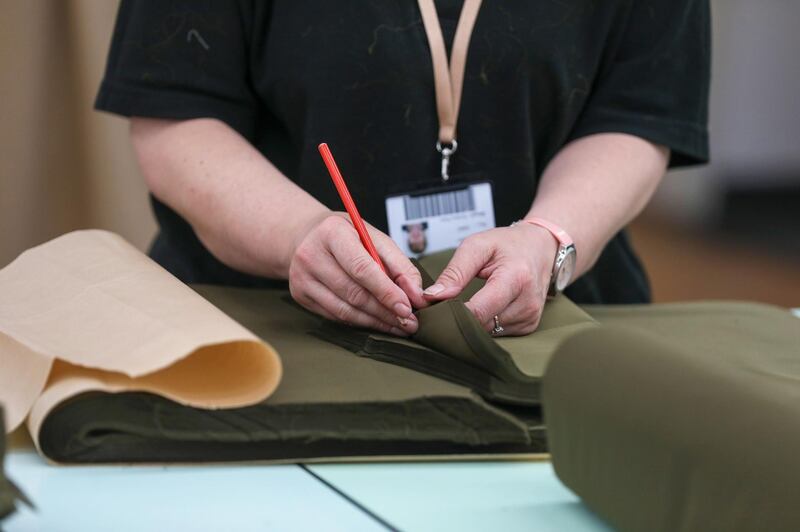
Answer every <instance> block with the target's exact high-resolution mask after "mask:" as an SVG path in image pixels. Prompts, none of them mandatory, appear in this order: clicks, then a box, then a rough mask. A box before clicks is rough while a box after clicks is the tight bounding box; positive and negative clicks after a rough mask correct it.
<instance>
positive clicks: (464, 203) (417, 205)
mask: <svg viewBox="0 0 800 532" xmlns="http://www.w3.org/2000/svg"><path fill="white" fill-rule="evenodd" d="M403 207H404V208H405V211H406V220H416V219H417V218H430V217H432V216H442V215H445V214H455V213H458V212H465V211H474V210H475V198H473V197H472V188H464V189H461V190H452V191H449V192H440V193H438V194H428V195H425V196H405V197H404V198H403Z"/></svg>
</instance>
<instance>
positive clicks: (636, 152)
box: [425, 133, 669, 334]
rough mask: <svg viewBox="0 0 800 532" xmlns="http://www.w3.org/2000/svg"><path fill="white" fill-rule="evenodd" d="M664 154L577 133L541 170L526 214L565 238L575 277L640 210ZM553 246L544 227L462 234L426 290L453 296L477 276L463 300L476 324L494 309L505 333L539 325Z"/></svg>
mask: <svg viewBox="0 0 800 532" xmlns="http://www.w3.org/2000/svg"><path fill="white" fill-rule="evenodd" d="M668 160H669V150H668V149H667V148H664V147H661V146H656V145H654V144H652V143H650V142H648V141H645V140H643V139H640V138H638V137H634V136H630V135H625V134H618V133H603V134H597V135H591V136H588V137H584V138H581V139H578V140H576V141H574V142H572V143H570V144H568V145H567V146H565V147H564V148H563V149H562V150H561V151H560V152H559V153H558V154H557V155H556V157H554V158H553V160H552V161H551V162H550V164H549V165H548V167H547V168H546V169H545V171H544V174H543V175H542V178H541V181H540V184H539V189H538V191H537V195H536V198H535V200H534V202H533V205H532V206H531V209H530V211H529V212H528V216H538V217H541V218H545V219H547V220H550V221H552V222H554V223H556V224H558V225H560V226H561V227H563V228H564V229H565V230H566V231H567V232H568V233H569V234H570V236H572V238H573V239H574V240H575V245H576V249H577V250H578V263H577V271H576V275H581V274H583V273H585V272H586V271H587V270H588V269H589V268H591V266H592V265H593V264H594V263H595V261H596V260H597V258H598V256H599V255H600V252H601V251H602V250H603V248H604V247H605V245H606V244H607V243H608V241H609V240H610V239H611V237H612V236H613V235H614V234H616V233H617V232H618V231H619V230H620V229H622V228H623V227H624V226H625V225H626V224H627V223H628V222H630V221H631V220H632V219H633V218H634V217H635V216H636V215H637V214H639V212H640V211H641V210H642V209H643V208H644V206H645V205H646V204H647V201H648V200H649V199H650V197H651V196H652V194H653V192H654V191H655V189H656V186H657V185H658V183H659V181H660V180H661V178H662V176H663V175H664V172H665V171H666V167H667V163H668ZM556 249H557V243H556V240H555V239H554V238H553V236H552V235H551V234H550V233H549V232H548V231H547V230H545V229H543V228H540V227H537V226H533V225H530V224H519V225H516V226H514V227H500V228H497V229H491V230H489V231H484V232H482V233H478V234H476V235H473V236H471V237H469V238H467V239H465V240H464V242H463V243H462V244H461V246H460V247H459V248H458V250H456V254H455V255H454V256H453V259H452V260H451V262H450V264H449V265H448V267H447V268H446V269H445V270H444V271H443V272H442V275H441V276H440V277H439V279H438V280H437V283H436V285H434V286H432V287H429V289H428V290H426V292H425V293H426V296H428V297H429V299H432V300H441V299H447V298H451V297H455V296H456V295H458V293H460V292H461V290H463V288H464V286H466V284H467V282H469V280H470V279H472V278H473V277H476V276H478V277H480V278H483V279H486V280H487V282H486V285H485V286H484V288H483V289H481V290H480V291H479V292H478V293H476V294H475V295H474V296H473V298H472V299H471V300H470V301H469V302H468V303H467V306H468V307H469V308H470V310H471V311H472V312H473V314H475V316H476V318H477V319H478V320H479V321H480V322H481V323H483V324H484V327H485V328H486V329H487V330H491V329H492V327H493V326H494V322H493V317H494V316H496V315H497V316H499V318H500V321H501V323H502V324H503V327H504V328H505V329H506V331H507V332H508V333H509V334H527V333H530V332H532V331H533V330H535V329H536V327H537V326H538V324H539V319H540V317H541V311H542V308H543V306H544V302H545V298H546V294H547V288H548V285H549V282H550V273H551V271H552V267H553V259H554V257H555V254H556ZM437 285H438V286H437Z"/></svg>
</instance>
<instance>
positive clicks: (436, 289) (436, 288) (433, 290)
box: [422, 283, 444, 296]
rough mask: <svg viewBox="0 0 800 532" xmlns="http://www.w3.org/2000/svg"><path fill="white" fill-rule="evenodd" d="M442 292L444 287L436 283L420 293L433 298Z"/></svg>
mask: <svg viewBox="0 0 800 532" xmlns="http://www.w3.org/2000/svg"><path fill="white" fill-rule="evenodd" d="M442 292H444V285H442V284H439V283H436V284H432V285H430V286H429V287H428V288H426V289H425V291H424V292H422V293H423V294H425V295H426V296H435V295H438V294H441V293H442Z"/></svg>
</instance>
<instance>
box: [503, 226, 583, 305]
mask: <svg viewBox="0 0 800 532" xmlns="http://www.w3.org/2000/svg"><path fill="white" fill-rule="evenodd" d="M521 222H525V223H529V224H532V225H538V226H539V227H544V228H545V229H547V230H548V231H550V233H551V234H552V235H553V237H554V238H555V239H556V240H558V251H557V252H556V259H555V262H554V263H553V274H552V276H551V277H550V290H549V291H548V295H550V296H555V295H556V294H560V293H561V292H563V291H564V289H565V288H566V287H567V285H568V284H569V282H570V281H571V280H572V276H573V275H574V274H575V260H576V257H577V252H576V251H575V243H574V242H573V241H572V238H571V237H570V236H569V234H567V232H566V231H564V230H563V229H562V228H561V227H559V226H557V225H556V224H554V223H553V222H549V221H547V220H544V219H542V218H535V217H534V218H525V219H522V220H519V221H516V222H514V223H513V224H511V225H516V224H518V223H521Z"/></svg>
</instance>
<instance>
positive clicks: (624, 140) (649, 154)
mask: <svg viewBox="0 0 800 532" xmlns="http://www.w3.org/2000/svg"><path fill="white" fill-rule="evenodd" d="M668 161H669V150H668V149H667V148H665V147H662V146H657V145H654V144H652V143H650V142H648V141H646V140H643V139H640V138H638V137H634V136H631V135H625V134H618V133H604V134H598V135H591V136H588V137H584V138H581V139H578V140H576V141H574V142H571V143H570V144H568V145H567V146H565V147H564V148H563V149H562V150H561V151H560V152H559V153H558V155H556V157H555V158H554V159H553V160H552V161H551V163H550V164H549V165H548V167H547V168H546V169H545V171H544V173H543V175H542V178H541V181H540V183H539V188H538V191H537V193H536V198H535V200H534V202H533V205H532V207H531V209H530V211H529V212H528V215H527V216H529V217H530V216H537V217H540V218H544V219H546V220H550V221H552V222H554V223H556V224H558V225H560V226H561V227H563V228H564V229H565V230H566V231H567V233H569V234H570V236H571V237H572V238H573V240H574V241H575V247H576V249H577V250H578V254H577V259H578V261H577V266H576V272H575V273H576V276H578V275H582V274H583V273H585V272H586V271H587V270H589V269H590V268H591V267H592V265H593V264H594V263H595V262H596V261H597V258H598V257H599V255H600V252H601V251H602V250H603V248H604V247H605V245H606V244H607V243H608V241H609V240H610V239H611V238H612V237H613V236H614V234H616V233H617V232H618V231H619V230H620V229H622V228H623V227H624V226H625V225H627V224H628V222H630V221H631V220H632V219H633V218H634V217H636V216H637V215H638V214H639V213H640V212H641V210H642V209H643V208H644V206H645V205H646V204H647V202H648V201H649V200H650V197H651V196H652V194H653V192H654V191H655V189H656V187H657V186H658V183H659V181H660V180H661V178H662V177H663V175H664V172H665V171H666V167H667V163H668Z"/></svg>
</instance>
